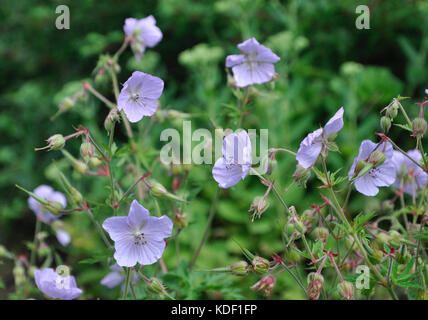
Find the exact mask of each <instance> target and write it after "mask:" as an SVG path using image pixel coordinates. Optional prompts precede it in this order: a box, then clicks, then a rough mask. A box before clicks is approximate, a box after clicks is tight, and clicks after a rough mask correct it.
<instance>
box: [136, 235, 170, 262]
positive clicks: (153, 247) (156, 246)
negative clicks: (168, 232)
mask: <svg viewBox="0 0 428 320" xmlns="http://www.w3.org/2000/svg"><path fill="white" fill-rule="evenodd" d="M165 247H166V243H165V241H164V240H163V239H162V240H159V239H155V238H153V237H148V238H147V244H146V245H144V246H142V247H141V248H140V253H141V258H140V259H139V263H140V264H141V265H145V266H146V265H150V264H153V263H155V262H156V261H158V260H159V259H160V258H161V257H162V254H163V252H164V250H165Z"/></svg>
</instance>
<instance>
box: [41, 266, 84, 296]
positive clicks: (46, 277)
mask: <svg viewBox="0 0 428 320" xmlns="http://www.w3.org/2000/svg"><path fill="white" fill-rule="evenodd" d="M34 279H35V282H36V285H37V287H38V288H39V289H40V290H41V291H42V292H43V293H44V294H46V295H48V296H49V297H51V298H55V299H63V300H72V299H76V298H78V297H79V296H80V295H81V294H82V290H81V289H79V288H78V287H77V285H76V280H75V278H74V277H73V276H67V277H62V276H60V275H59V274H57V273H56V272H55V271H54V270H53V269H52V268H46V269H43V270H35V271H34Z"/></svg>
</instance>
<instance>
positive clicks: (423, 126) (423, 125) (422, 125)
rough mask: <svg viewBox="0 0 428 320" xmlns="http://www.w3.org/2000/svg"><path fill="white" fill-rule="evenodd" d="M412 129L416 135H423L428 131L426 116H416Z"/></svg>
mask: <svg viewBox="0 0 428 320" xmlns="http://www.w3.org/2000/svg"><path fill="white" fill-rule="evenodd" d="M412 131H413V135H414V136H415V137H419V138H421V137H423V136H424V134H425V132H426V131H427V122H426V121H425V119H424V118H415V119H414V120H413V122H412Z"/></svg>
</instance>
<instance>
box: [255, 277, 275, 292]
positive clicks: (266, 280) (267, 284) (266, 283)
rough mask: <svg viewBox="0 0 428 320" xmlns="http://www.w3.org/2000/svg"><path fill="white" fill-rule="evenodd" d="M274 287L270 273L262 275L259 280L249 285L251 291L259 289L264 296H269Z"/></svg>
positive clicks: (273, 279)
mask: <svg viewBox="0 0 428 320" xmlns="http://www.w3.org/2000/svg"><path fill="white" fill-rule="evenodd" d="M274 287H275V278H274V277H273V276H271V275H268V276H263V277H262V278H261V279H260V280H259V281H257V282H256V283H255V284H254V285H252V286H251V287H250V289H251V290H253V291H261V290H263V293H264V295H265V296H266V297H269V296H270V294H271V292H272V290H273V289H274Z"/></svg>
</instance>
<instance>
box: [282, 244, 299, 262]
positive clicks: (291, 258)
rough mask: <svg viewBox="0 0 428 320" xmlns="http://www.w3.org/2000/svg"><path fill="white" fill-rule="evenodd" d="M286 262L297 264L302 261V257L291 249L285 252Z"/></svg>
mask: <svg viewBox="0 0 428 320" xmlns="http://www.w3.org/2000/svg"><path fill="white" fill-rule="evenodd" d="M284 256H285V260H287V262H289V263H290V264H296V263H297V262H299V261H300V260H302V256H301V255H300V254H299V253H298V252H297V251H296V250H295V249H294V248H293V247H290V248H289V249H288V250H287V251H285V254H284Z"/></svg>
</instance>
